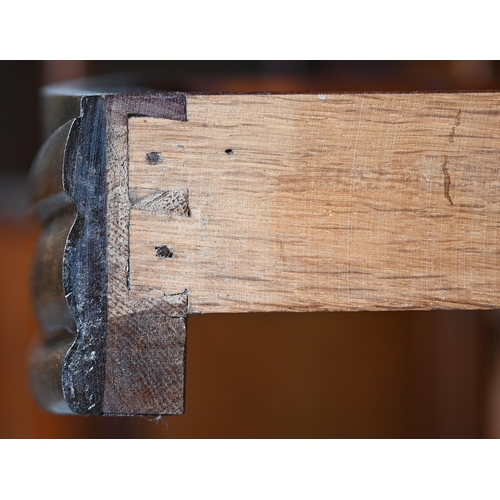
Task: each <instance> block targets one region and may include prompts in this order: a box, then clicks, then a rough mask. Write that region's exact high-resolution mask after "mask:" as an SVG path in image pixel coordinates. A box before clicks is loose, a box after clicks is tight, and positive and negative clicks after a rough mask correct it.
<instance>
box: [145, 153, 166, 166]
mask: <svg viewBox="0 0 500 500" xmlns="http://www.w3.org/2000/svg"><path fill="white" fill-rule="evenodd" d="M146 160H147V162H148V163H149V164H150V165H158V163H161V161H162V160H161V153H158V152H156V151H152V152H151V153H148V154H147V155H146Z"/></svg>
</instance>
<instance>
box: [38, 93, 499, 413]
mask: <svg viewBox="0 0 500 500" xmlns="http://www.w3.org/2000/svg"><path fill="white" fill-rule="evenodd" d="M63 93H64V92H63ZM56 94H57V89H56V91H50V92H49V93H48V98H51V99H53V102H55V103H56V104H57V106H58V107H57V106H56V108H57V110H58V111H57V112H56V114H55V116H57V117H58V118H57V119H53V120H52V125H50V126H49V128H50V130H49V131H50V132H51V135H50V137H49V138H48V140H47V142H46V143H45V145H44V146H43V148H42V150H41V152H40V154H39V156H38V158H37V160H36V161H35V164H34V167H33V186H34V188H33V203H34V206H35V209H36V211H37V213H38V215H39V217H40V218H41V220H42V222H43V224H44V226H45V232H44V234H43V236H42V238H41V241H40V246H39V250H38V254H37V257H36V265H35V280H34V283H35V299H36V300H35V302H36V309H37V312H38V316H39V320H40V325H41V329H42V332H43V340H42V341H41V342H40V345H39V347H38V348H37V350H36V351H35V353H34V355H33V360H32V386H33V389H34V393H35V395H36V397H37V399H38V400H39V402H40V403H41V404H42V405H43V406H44V407H46V408H47V409H49V410H52V411H56V412H72V413H78V414H86V415H89V414H92V415H138V414H148V415H176V414H182V413H183V412H184V381H185V346H186V320H187V317H188V315H189V314H198V313H211V312H217V313H229V312H257V311H347V310H403V309H420V310H426V309H490V308H497V307H498V306H499V305H500V239H499V227H500V224H499V221H500V93H498V92H481V93H474V92H464V93H363V94H356V93H335V94H307V95H300V94H282V95H280V94H227V95H214V94H203V95H202V94H183V93H152V92H147V93H131V94H112V93H101V94H99V93H96V94H92V93H87V95H84V93H83V92H82V93H78V92H76V93H75V94H74V95H72V96H67V98H66V99H62V98H61V99H60V100H57V95H56ZM61 110H62V111H61ZM72 114H73V115H72ZM63 117H64V119H63ZM56 126H57V127H58V128H56Z"/></svg>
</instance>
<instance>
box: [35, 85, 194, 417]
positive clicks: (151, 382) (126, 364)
mask: <svg viewBox="0 0 500 500" xmlns="http://www.w3.org/2000/svg"><path fill="white" fill-rule="evenodd" d="M80 106H81V116H80V117H78V118H76V119H74V120H72V121H70V122H68V123H67V124H65V125H64V126H62V127H60V128H59V129H58V130H56V131H55V132H54V133H53V135H52V136H51V138H49V139H48V141H47V143H46V145H45V146H44V147H43V148H42V150H41V152H40V154H39V156H38V158H37V161H36V162H35V167H34V169H33V186H34V187H33V190H32V191H33V195H32V198H33V203H34V205H35V210H36V212H37V214H38V216H39V218H40V219H41V220H42V222H44V225H45V231H44V234H43V235H42V237H41V240H40V244H39V249H38V252H37V258H36V262H35V295H36V303H37V304H38V306H37V311H38V317H39V321H40V325H41V329H42V331H43V332H44V337H45V340H44V341H42V342H41V343H40V345H39V347H38V349H37V350H36V351H35V355H34V357H33V360H32V368H31V379H32V387H33V390H34V393H35V395H36V397H37V399H38V400H39V402H40V404H42V406H44V407H46V408H47V409H49V410H51V411H57V412H72V413H78V414H85V415H102V414H106V415H110V414H119V415H122V414H180V413H183V411H184V378H185V375H184V374H185V342H186V315H187V295H186V294H177V295H175V296H172V297H165V298H162V297H159V298H158V297H151V298H147V297H146V298H142V299H141V298H138V297H135V296H133V295H132V296H131V295H130V294H129V286H128V272H127V260H128V249H127V245H128V235H127V232H128V220H127V217H126V214H127V213H128V210H129V209H127V207H128V206H129V205H130V204H131V203H132V202H131V201H130V200H129V193H128V187H127V182H128V176H127V164H126V156H127V142H126V141H127V134H126V128H127V125H128V116H129V115H134V116H153V117H162V118H169V119H174V120H185V99H184V97H183V96H182V95H181V94H175V95H163V94H162V95H120V96H118V97H115V96H85V97H82V99H81V103H80ZM117 133H118V135H120V134H121V136H120V137H117V136H116V134H117ZM115 153H116V154H115ZM124 158H125V160H124ZM113 183H116V184H113ZM116 185H118V189H113V188H114V187H116ZM120 187H121V188H122V189H120ZM174 194H175V196H172V197H170V198H171V200H170V201H166V200H165V198H164V199H163V203H162V202H161V201H159V200H142V202H141V200H139V201H138V203H139V207H141V208H140V209H143V210H146V211H149V210H158V209H159V208H158V207H160V209H161V211H162V212H163V213H168V212H169V210H172V211H173V213H176V212H178V210H179V208H178V205H179V204H184V209H183V210H184V212H186V210H187V208H186V197H185V194H183V193H174ZM108 198H111V200H112V203H111V205H110V203H109V201H108ZM110 206H111V208H109V207H110ZM110 230H111V232H112V233H113V235H114V237H115V238H116V241H115V244H114V245H113V244H112V245H111V247H112V251H111V252H109V251H108V249H109V248H110V245H109V237H108V234H109V231H110ZM110 281H111V283H114V284H116V283H118V286H115V287H114V288H112V290H113V291H115V292H117V293H115V295H113V298H114V299H115V300H114V301H112V302H111V307H110V305H109V304H108V296H109V293H108V282H110ZM162 381H163V382H162Z"/></svg>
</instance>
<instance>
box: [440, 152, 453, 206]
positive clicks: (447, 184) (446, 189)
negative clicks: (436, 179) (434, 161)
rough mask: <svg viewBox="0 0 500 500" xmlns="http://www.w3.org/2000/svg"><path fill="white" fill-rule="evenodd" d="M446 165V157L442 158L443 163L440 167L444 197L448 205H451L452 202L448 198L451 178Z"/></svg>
mask: <svg viewBox="0 0 500 500" xmlns="http://www.w3.org/2000/svg"><path fill="white" fill-rule="evenodd" d="M446 165H448V156H445V157H444V163H443V166H442V169H443V174H444V196H445V198H446V199H447V200H448V201H449V202H450V205H453V200H452V199H451V197H450V185H451V177H450V173H449V172H448V169H447V168H446Z"/></svg>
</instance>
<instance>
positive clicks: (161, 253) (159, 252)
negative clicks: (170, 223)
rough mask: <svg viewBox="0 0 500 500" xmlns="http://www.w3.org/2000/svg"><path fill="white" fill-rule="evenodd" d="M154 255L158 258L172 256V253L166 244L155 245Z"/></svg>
mask: <svg viewBox="0 0 500 500" xmlns="http://www.w3.org/2000/svg"><path fill="white" fill-rule="evenodd" d="M155 250H156V256H157V257H159V258H160V259H167V258H170V257H173V256H174V253H173V252H172V251H171V250H170V248H168V247H167V246H166V245H163V246H161V247H155Z"/></svg>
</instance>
